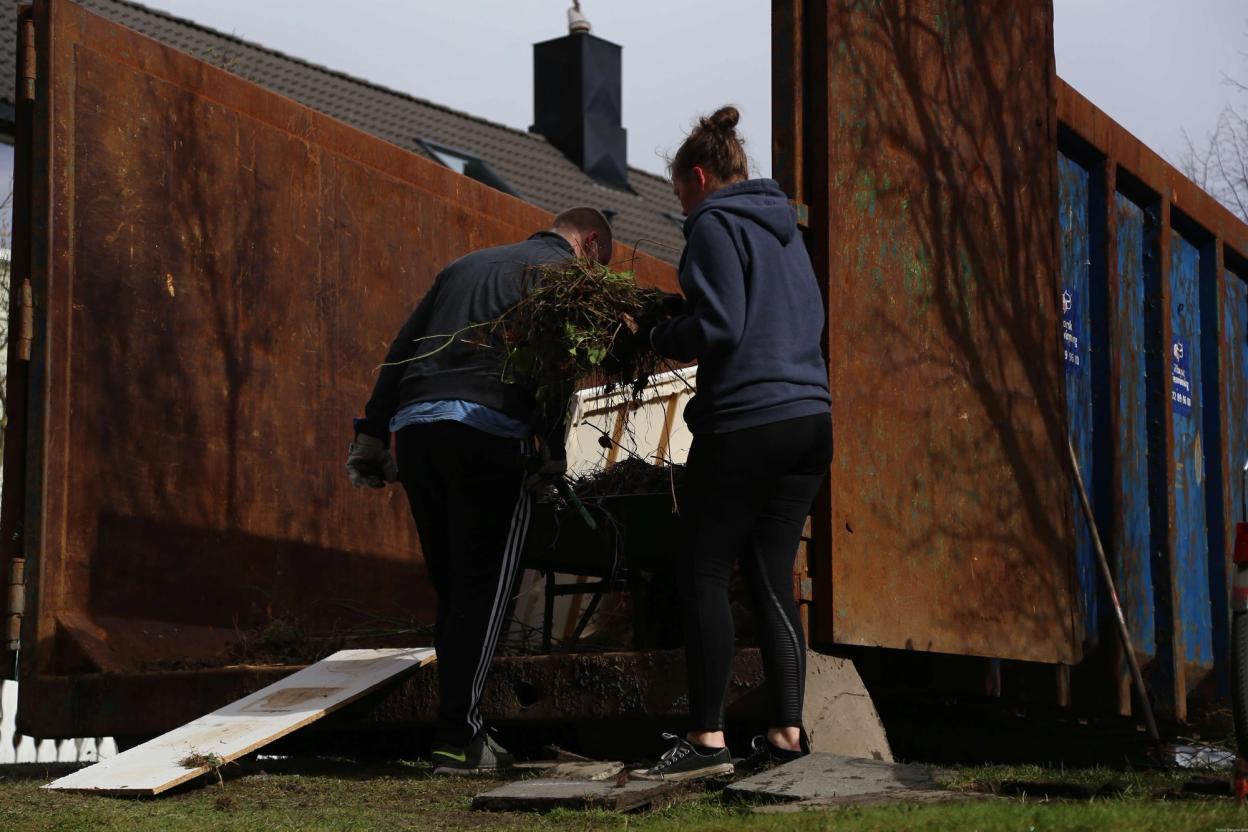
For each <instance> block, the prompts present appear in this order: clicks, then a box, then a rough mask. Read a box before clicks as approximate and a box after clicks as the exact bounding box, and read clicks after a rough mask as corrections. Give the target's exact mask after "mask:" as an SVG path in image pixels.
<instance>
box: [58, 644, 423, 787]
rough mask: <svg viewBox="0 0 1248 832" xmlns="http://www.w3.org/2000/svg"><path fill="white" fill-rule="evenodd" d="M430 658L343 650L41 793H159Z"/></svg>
mask: <svg viewBox="0 0 1248 832" xmlns="http://www.w3.org/2000/svg"><path fill="white" fill-rule="evenodd" d="M433 661H434V652H433V648H431V647H430V648H419V649H412V648H406V649H405V648H390V649H384V650H340V651H339V652H337V653H334V654H333V655H332V656H330V657H328V658H326V659H322V660H321V661H319V662H317V663H316V664H314V665H310V666H309V667H305V668H304V669H303V670H300V671H298V672H297V673H293V674H291V675H290V676H287V677H286V678H285V679H282V680H281V681H280V682H276V683H274V684H272V685H269V686H268V687H266V688H262V689H261V690H258V691H256V692H255V693H253V694H251V695H250V696H247V697H245V698H243V699H240V700H238V701H237V702H235V703H234V704H232V705H228V706H226V707H224V708H221V709H220V710H217V711H213V712H212V713H210V714H208V715H207V716H202V717H200V718H199V719H197V720H195V721H194V722H189V723H187V724H186V725H183V726H182V727H181V728H176V729H174V730H172V731H170V732H169V733H167V734H162V735H161V736H159V737H157V738H156V739H154V740H150V741H149V742H145V743H143V744H142V745H137V746H135V747H134V748H131V749H130V750H129V751H126V752H124V753H122V754H118V755H117V756H116V757H112V758H110V759H108V760H104V761H103V762H99V763H96V764H95V765H93V766H90V767H88V768H84V769H81V770H79V771H76V772H74V773H73V774H70V775H68V776H67V777H62V778H61V779H59V780H57V781H55V782H52V783H49V784H48V785H46V786H44V787H43V788H45V789H56V790H60V791H73V792H90V793H98V794H112V795H134V796H142V795H156V794H160V793H161V792H163V791H166V790H168V789H171V788H173V787H174V786H177V785H179V784H181V783H185V782H186V781H188V780H192V779H194V778H196V777H199V776H200V775H201V774H205V773H207V772H208V771H211V770H212V768H213V766H214V765H218V766H219V765H221V764H222V763H228V762H230V761H232V760H236V759H238V758H239V757H242V756H243V755H245V754H248V753H250V752H252V751H255V750H256V749H257V748H260V747H261V746H263V745H266V744H268V743H270V742H272V741H273V740H276V739H278V738H280V737H284V736H286V735H287V734H289V733H290V732H292V731H296V730H298V729H299V728H302V727H304V726H305V725H309V724H311V723H313V722H316V721H317V720H318V719H320V718H321V717H323V716H325V715H326V714H330V713H333V712H334V711H336V710H338V709H339V708H341V707H343V706H344V705H347V704H349V703H351V702H354V701H355V700H356V699H359V698H360V697H361V696H363V695H364V694H366V693H368V692H369V691H372V690H373V689H375V688H377V687H379V686H381V685H382V684H384V683H386V682H388V681H391V680H392V679H394V678H396V677H398V676H401V675H403V674H406V673H409V672H411V671H413V670H415V669H416V668H418V667H422V666H424V665H427V664H430V663H431V662H433ZM191 758H200V759H199V760H198V761H196V762H198V763H199V764H193V763H192V759H191ZM203 758H207V761H205V760H204V759H203ZM183 762H185V763H187V764H186V765H183Z"/></svg>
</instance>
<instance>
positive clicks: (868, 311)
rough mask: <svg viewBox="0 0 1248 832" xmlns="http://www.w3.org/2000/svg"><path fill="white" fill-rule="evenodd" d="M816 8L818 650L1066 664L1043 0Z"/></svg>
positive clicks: (1069, 543)
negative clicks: (823, 346) (820, 431)
mask: <svg viewBox="0 0 1248 832" xmlns="http://www.w3.org/2000/svg"><path fill="white" fill-rule="evenodd" d="M824 12H825V13H824V14H823V15H820V16H818V18H817V19H816V17H815V16H814V15H812V14H811V11H810V7H809V6H808V7H807V10H806V15H805V18H804V19H805V20H806V21H807V25H808V26H814V27H818V28H819V31H820V32H822V33H823V35H824V39H823V41H822V44H821V46H822V49H823V52H824V53H825V55H826V62H827V65H826V70H825V71H824V72H823V74H822V76H819V75H818V67H817V66H816V67H815V68H814V70H810V69H808V72H809V73H810V75H813V76H815V77H814V80H813V82H812V83H811V84H809V85H808V86H807V88H806V94H807V95H810V94H811V90H812V89H817V90H820V94H821V96H822V94H823V91H825V90H826V104H825V105H824V107H823V116H824V124H823V126H822V127H818V128H815V129H814V130H812V131H811V133H810V135H817V133H818V130H825V131H826V142H824V143H823V144H821V145H820V146H819V153H818V155H824V154H826V157H827V164H828V166H829V170H828V172H827V176H826V178H825V179H824V180H823V190H824V191H825V192H826V193H827V198H826V204H825V206H824V207H823V209H822V210H819V209H817V207H816V206H815V205H814V204H812V228H814V227H816V226H817V227H818V232H817V234H818V235H819V236H825V237H826V246H827V254H826V260H824V261H823V262H822V263H820V264H819V265H818V266H817V268H820V269H821V270H822V271H823V272H824V273H825V274H826V275H827V280H828V284H829V289H828V294H829V300H828V310H829V346H828V355H829V360H830V371H831V378H832V391H833V392H832V395H833V418H834V421H835V424H836V432H837V437H836V439H837V441H836V459H835V461H834V463H833V472H832V489H831V495H830V501H829V502H830V505H829V506H828V509H829V510H830V514H831V518H832V522H831V524H830V531H831V535H832V551H831V567H832V568H831V570H830V571H831V575H830V581H829V580H828V579H827V578H826V577H822V576H821V578H820V580H819V584H818V585H819V591H820V593H821V594H822V595H823V597H824V598H825V599H826V598H827V597H828V596H829V595H830V597H831V605H830V606H831V608H832V612H831V614H830V615H825V616H821V617H820V623H821V624H822V625H823V626H822V627H821V630H820V634H821V635H822V637H823V638H824V639H825V640H832V641H835V642H839V643H849V644H860V645H879V646H886V647H898V648H913V649H918V650H931V651H939V652H948V653H962V654H971V655H985V656H998V657H1004V658H1014V659H1025V660H1031V661H1043V662H1070V661H1073V660H1074V659H1075V658H1076V657H1077V651H1078V644H1077V643H1076V640H1075V638H1074V632H1073V630H1074V627H1075V622H1074V612H1075V611H1074V574H1073V564H1072V550H1073V542H1074V541H1073V537H1074V535H1073V518H1072V501H1071V498H1070V485H1069V482H1070V480H1069V475H1068V470H1067V468H1068V466H1067V465H1066V464H1065V463H1064V459H1065V447H1064V445H1065V441H1066V440H1065V437H1066V426H1065V418H1064V394H1063V370H1062V366H1061V355H1062V353H1061V345H1060V341H1059V335H1058V333H1059V317H1060V305H1059V298H1060V290H1059V288H1058V283H1059V279H1058V278H1059V266H1058V254H1057V240H1058V234H1057V224H1056V212H1055V210H1054V208H1055V206H1056V204H1057V181H1056V178H1057V171H1056V141H1057V138H1056V127H1057V125H1056V119H1055V113H1054V96H1053V83H1054V76H1053V51H1052V44H1053V35H1052V10H1051V5H1050V4H1048V3H1031V2H996V3H987V2H974V3H964V2H953V1H952V0H921V1H920V2H907V3H878V4H877V3H862V2H855V1H854V0H840V1H839V2H828V3H827V4H826V8H825V9H824ZM807 120H808V122H809V120H810V119H809V116H808V119H807ZM814 141H815V140H814V139H808V141H807V142H806V145H805V155H806V158H807V159H809V158H811V157H812V155H816V154H814V152H813V147H814V146H815V144H814ZM812 201H813V200H812ZM821 508H823V507H821Z"/></svg>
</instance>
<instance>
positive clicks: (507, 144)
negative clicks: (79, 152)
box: [0, 0, 684, 262]
mask: <svg viewBox="0 0 1248 832" xmlns="http://www.w3.org/2000/svg"><path fill="white" fill-rule="evenodd" d="M27 1H28V0H27ZM5 2H7V4H8V5H9V7H10V11H9V20H10V24H9V25H8V26H4V27H2V28H0V104H3V105H5V109H6V110H8V111H9V112H10V113H11V112H12V107H13V104H14V102H13V90H14V87H15V82H14V77H13V74H14V71H15V65H16V51H17V43H16V41H17V34H16V29H17V27H16V9H17V6H18V5H19V4H20V2H21V0H5ZM77 2H79V3H80V4H81V5H83V6H84V7H86V8H88V9H90V10H92V11H94V12H96V13H98V14H101V15H103V16H105V17H108V18H110V19H112V20H115V21H117V22H118V23H120V24H122V25H123V26H126V27H128V28H131V29H134V30H135V31H138V32H141V33H143V34H145V35H147V36H148V37H150V38H153V39H155V40H158V41H160V42H162V43H165V44H168V45H169V46H172V47H174V48H175V49H179V50H181V51H183V52H186V53H188V54H190V55H192V56H194V57H196V58H198V59H200V60H203V61H206V62H208V63H211V64H214V65H216V66H218V67H221V68H222V69H226V70H228V71H229V72H232V73H234V74H236V75H239V76H242V77H243V78H246V79H247V80H249V81H252V82H253V83H256V84H259V85H261V86H263V87H266V88H268V89H271V90H273V91H275V92H278V93H280V94H282V95H285V96H287V97H289V98H292V99H294V100H295V101H298V102H299V103H301V104H303V105H305V106H307V107H310V108H312V109H314V110H318V111H319V112H322V113H325V114H326V115H329V116H332V117H334V118H337V119H339V120H341V121H344V122H346V123H347V124H350V125H352V126H354V127H357V128H359V129H361V130H364V131H365V132H368V133H372V134H373V135H375V136H378V137H379V138H382V139H385V140H386V141H388V142H391V143H393V144H396V145H398V146H399V147H402V148H404V149H406V150H410V151H412V152H413V153H417V154H419V155H421V156H424V157H425V158H429V159H433V158H434V157H433V156H432V155H431V154H430V153H429V151H428V150H427V149H426V148H425V147H424V146H422V144H421V140H422V139H423V140H425V141H430V142H434V143H436V144H440V145H445V146H447V147H450V148H454V149H457V150H461V151H465V152H467V153H470V154H472V155H474V156H478V157H480V158H481V159H482V160H483V161H485V162H486V163H487V164H488V165H489V166H490V167H491V168H493V169H494V171H495V172H496V173H497V174H498V175H500V176H501V177H502V178H503V179H504V180H506V181H507V183H508V184H509V185H511V186H512V187H513V188H514V189H515V191H517V192H518V195H519V196H520V197H521V198H522V199H525V200H526V201H528V202H531V203H533V204H534V205H537V206H539V207H541V208H544V209H545V210H547V211H552V212H558V211H561V210H563V209H564V208H568V207H571V206H574V205H590V206H593V207H596V208H600V209H605V210H608V211H612V212H614V217H613V219H612V224H613V226H614V229H615V236H616V241H617V243H618V244H619V245H622V246H628V247H630V248H631V247H632V246H633V245H634V244H636V243H637V242H638V241H642V242H641V244H640V248H641V250H642V251H645V252H647V253H649V254H652V255H654V256H655V257H658V258H660V259H663V260H667V261H670V262H675V261H676V259H677V258H678V257H679V255H680V250H681V249H682V248H683V246H684V237H683V235H682V233H681V230H680V228H679V226H678V225H677V224H676V222H675V221H673V219H672V217H673V216H679V215H680V213H681V209H680V204H679V202H677V200H676V198H675V196H674V195H673V194H672V192H671V185H670V184H669V183H668V182H667V181H666V180H665V179H663V178H662V177H659V176H655V175H654V174H651V173H647V172H645V171H641V170H638V169H636V168H629V184H630V186H631V187H632V190H633V191H634V193H628V192H626V191H623V190H619V189H616V188H610V187H607V186H604V185H600V184H598V183H597V182H595V181H594V180H593V179H591V178H590V177H589V175H588V174H586V173H585V172H584V171H582V170H581V169H580V167H579V166H577V165H576V164H575V163H574V162H572V161H571V160H569V159H568V158H567V157H565V156H564V155H563V153H561V152H560V151H559V150H558V149H557V148H555V147H554V146H553V145H552V144H550V143H549V142H547V141H546V139H545V138H543V137H542V136H539V135H537V134H535V133H527V132H524V131H522V130H516V129H514V128H511V127H507V126H505V125H502V124H497V123H494V122H491V121H487V120H485V119H482V118H478V117H476V116H472V115H469V114H467V113H462V112H459V111H457V110H453V109H451V108H449V107H445V106H442V105H440V104H435V103H433V102H431V101H426V100H424V99H420V98H416V97H414V96H411V95H407V94H405V93H401V92H396V91H395V90H391V89H387V88H386V87H382V86H378V85H377V84H372V83H369V82H368V81H363V80H361V79H359V78H353V77H351V76H350V75H346V74H344V73H341V72H337V71H335V70H332V69H329V68H327V67H323V66H318V65H317V64H313V63H309V62H308V61H303V60H300V59H298V58H293V57H291V56H289V55H284V54H282V53H281V52H278V51H276V50H273V49H268V48H266V47H263V46H260V45H258V44H254V43H250V42H248V41H245V40H242V39H240V38H237V37H234V36H232V35H226V34H222V33H221V32H217V31H215V30H213V29H209V28H207V27H205V26H201V25H200V24H198V23H194V22H192V21H189V20H185V19H183V18H179V17H175V16H173V15H170V14H167V13H165V12H161V11H157V10H155V9H150V8H148V7H146V6H143V5H140V4H139V3H134V2H129V0H77Z"/></svg>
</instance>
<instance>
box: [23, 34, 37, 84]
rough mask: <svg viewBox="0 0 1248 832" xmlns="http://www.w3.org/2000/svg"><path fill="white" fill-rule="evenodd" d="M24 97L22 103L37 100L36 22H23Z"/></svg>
mask: <svg viewBox="0 0 1248 832" xmlns="http://www.w3.org/2000/svg"><path fill="white" fill-rule="evenodd" d="M21 47H22V96H21V102H23V103H24V102H30V101H34V100H35V64H36V63H37V54H36V52H35V21H33V20H29V19H27V20H23V21H22V44H21Z"/></svg>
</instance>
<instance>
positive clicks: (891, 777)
mask: <svg viewBox="0 0 1248 832" xmlns="http://www.w3.org/2000/svg"><path fill="white" fill-rule="evenodd" d="M935 786H936V783H935V779H934V777H933V775H932V771H931V769H929V768H926V767H924V766H916V765H900V764H897V763H885V762H882V761H880V760H863V759H859V758H856V757H844V756H841V755H840V754H827V753H824V752H819V751H816V752H815V753H814V754H808V755H806V756H805V757H800V758H798V759H796V760H794V761H793V762H791V763H786V764H784V765H782V766H778V767H776V768H773V769H771V770H769V771H764V772H763V773H762V774H756V775H754V776H753V777H748V778H746V779H745V780H738V781H737V782H736V783H733V784H732V785H730V786H729V787H728V789H727V791H728V793H729V794H730V795H733V796H737V797H749V798H754V799H763V800H774V801H786V800H815V799H830V798H845V797H850V796H861V795H883V794H888V793H893V792H910V791H912V790H916V789H933V788H935Z"/></svg>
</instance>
